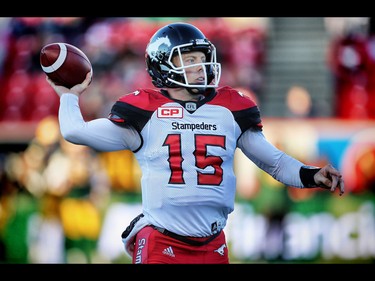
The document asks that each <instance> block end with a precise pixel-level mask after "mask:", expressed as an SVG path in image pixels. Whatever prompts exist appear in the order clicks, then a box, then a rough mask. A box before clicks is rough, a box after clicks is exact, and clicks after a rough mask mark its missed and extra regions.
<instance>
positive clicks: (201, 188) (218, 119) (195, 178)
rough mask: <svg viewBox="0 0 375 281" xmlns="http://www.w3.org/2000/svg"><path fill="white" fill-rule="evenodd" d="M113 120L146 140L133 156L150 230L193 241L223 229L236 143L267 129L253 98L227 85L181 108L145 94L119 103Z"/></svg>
mask: <svg viewBox="0 0 375 281" xmlns="http://www.w3.org/2000/svg"><path fill="white" fill-rule="evenodd" d="M109 119H110V120H112V121H113V122H115V123H116V124H120V125H121V124H126V125H129V124H131V125H132V126H133V127H134V128H135V129H136V130H137V131H138V133H139V134H140V136H141V138H142V144H141V146H140V147H139V148H138V149H137V150H136V151H134V153H135V156H136V158H137V160H138V162H139V164H140V167H141V169H142V180H141V181H142V182H141V185H142V202H143V213H144V215H145V217H146V218H147V220H148V221H149V222H150V223H151V224H153V225H155V226H159V227H162V228H165V229H167V230H169V231H172V232H175V233H177V234H180V235H185V236H193V237H202V236H209V235H212V234H214V233H216V232H217V231H220V230H221V229H223V228H224V226H225V225H226V221H227V218H228V214H230V213H231V212H232V211H233V208H234V201H235V193H236V179H235V175H234V170H233V158H234V154H235V149H236V147H237V140H238V138H239V137H240V135H241V133H243V132H244V131H246V130H247V129H248V128H250V127H253V128H257V129H259V130H261V128H262V125H261V120H260V115H259V110H258V108H257V106H256V104H255V103H254V102H253V101H252V100H251V99H250V98H248V97H246V96H243V95H242V94H241V93H239V92H238V91H236V90H234V89H232V88H230V87H223V88H219V89H217V90H216V91H214V90H212V91H211V92H210V94H208V95H207V96H206V98H204V99H203V100H201V101H198V102H191V101H188V102H183V101H175V100H172V99H170V98H168V97H167V96H166V95H163V94H162V93H161V92H160V91H156V90H151V89H143V90H138V91H135V92H133V93H130V94H127V95H125V96H123V97H121V98H120V99H119V100H118V101H117V102H116V103H115V104H114V106H113V107H112V110H111V114H110V116H109Z"/></svg>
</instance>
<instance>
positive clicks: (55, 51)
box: [40, 43, 92, 88]
mask: <svg viewBox="0 0 375 281" xmlns="http://www.w3.org/2000/svg"><path fill="white" fill-rule="evenodd" d="M40 66H41V67H42V70H43V71H44V73H46V74H47V75H48V77H49V78H50V79H51V80H52V81H54V82H55V83H56V84H58V85H62V86H65V87H67V88H71V87H73V86H74V85H77V84H80V83H82V82H83V80H85V77H86V74H87V73H88V72H89V71H92V65H91V62H90V60H89V59H88V57H87V56H86V54H85V53H84V52H83V51H82V50H80V49H79V48H77V47H75V46H73V45H70V44H67V43H51V44H48V45H45V46H44V47H43V48H42V49H41V51H40Z"/></svg>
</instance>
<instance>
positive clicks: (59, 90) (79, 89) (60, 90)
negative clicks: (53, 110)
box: [46, 72, 92, 97]
mask: <svg viewBox="0 0 375 281" xmlns="http://www.w3.org/2000/svg"><path fill="white" fill-rule="evenodd" d="M46 80H47V83H48V84H50V85H51V87H52V88H53V89H54V90H55V92H56V94H57V95H58V96H59V97H61V95H62V94H65V93H70V94H74V95H76V96H78V97H79V96H80V95H81V94H82V93H83V92H84V91H85V90H86V89H87V88H88V86H89V85H90V83H91V81H92V72H88V73H87V74H86V78H85V80H84V81H83V82H82V83H81V84H77V85H75V86H73V87H72V88H70V89H69V88H67V87H65V86H60V85H56V84H55V83H54V82H53V81H52V80H51V79H50V78H49V77H48V76H46Z"/></svg>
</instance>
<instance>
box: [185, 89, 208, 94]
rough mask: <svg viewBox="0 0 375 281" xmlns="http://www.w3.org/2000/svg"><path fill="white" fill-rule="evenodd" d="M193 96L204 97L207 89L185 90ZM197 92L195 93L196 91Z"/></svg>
mask: <svg viewBox="0 0 375 281" xmlns="http://www.w3.org/2000/svg"><path fill="white" fill-rule="evenodd" d="M185 89H186V90H187V91H188V92H189V93H190V94H192V95H204V93H205V92H206V90H207V88H188V87H186V88H185ZM194 90H195V91H194Z"/></svg>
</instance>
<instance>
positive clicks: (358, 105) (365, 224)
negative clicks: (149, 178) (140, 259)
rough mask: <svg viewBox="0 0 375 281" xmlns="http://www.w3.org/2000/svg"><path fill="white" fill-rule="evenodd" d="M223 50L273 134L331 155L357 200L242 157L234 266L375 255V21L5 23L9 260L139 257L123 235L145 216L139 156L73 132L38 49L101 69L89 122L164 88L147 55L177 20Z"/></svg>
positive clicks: (294, 147) (318, 159) (3, 217)
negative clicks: (302, 184) (303, 184)
mask: <svg viewBox="0 0 375 281" xmlns="http://www.w3.org/2000/svg"><path fill="white" fill-rule="evenodd" d="M180 20H181V21H187V22H191V23H194V24H195V25H196V26H198V27H199V28H200V29H201V30H202V31H203V32H204V33H205V34H206V36H207V37H208V38H210V40H211V41H212V42H213V43H214V44H215V45H216V47H217V49H218V52H219V53H218V55H219V59H220V62H221V63H222V64H223V69H224V71H223V77H222V81H221V84H222V85H224V84H229V85H231V86H234V87H237V88H238V89H240V90H241V91H243V92H244V93H245V94H248V95H251V96H252V97H253V98H254V99H255V100H256V101H257V103H258V104H259V107H260V110H261V113H262V116H263V123H264V132H265V134H266V136H267V137H268V138H269V140H270V141H271V142H273V143H274V144H275V145H276V146H278V147H280V148H282V149H283V150H284V151H286V152H287V153H289V154H291V155H293V156H295V157H297V158H299V159H301V160H302V161H304V162H306V163H308V164H311V165H323V164H324V163H326V162H332V163H333V164H334V165H335V166H336V167H337V168H339V169H340V170H341V171H342V172H343V174H344V178H345V181H346V183H345V184H346V194H345V195H344V196H342V197H339V196H338V193H335V194H331V193H330V192H327V191H321V190H296V189H294V188H290V187H286V186H283V185H281V184H280V183H278V182H276V181H275V180H273V179H272V178H270V177H269V176H268V175H267V174H265V173H264V172H262V171H260V170H259V169H257V168H256V167H254V165H253V164H252V163H250V162H249V161H248V160H246V159H245V157H244V156H243V154H241V152H237V155H236V162H235V170H236V173H237V175H238V186H237V188H238V193H237V198H236V209H235V211H234V212H233V213H232V214H231V215H230V218H229V222H228V226H227V228H226V233H227V237H228V243H229V249H230V258H231V262H232V263H373V262H374V260H375V209H374V207H375V194H374V192H375V36H374V26H373V19H372V18H366V17H363V18H344V17H342V18H324V17H319V18H318V17H317V18H314V17H310V18H298V17H292V18H287V17H280V18H277V17H275V18H254V17H247V18H242V17H236V18H230V17H223V18H219V17H217V18H215V17H209V18H140V17H136V18H130V17H125V18H118V17H111V18H92V17H89V18H84V17H46V18H40V17H39V18H36V17H3V18H0V45H1V48H0V263H4V264H5V263H17V264H19V263H22V264H31V263H33V264H35V263H37V264H39V263H85V264H86V263H129V262H130V260H129V259H128V258H127V256H126V255H125V252H124V250H123V245H122V242H121V238H120V236H121V233H122V231H123V230H124V229H125V228H126V226H127V225H128V223H129V222H130V220H131V219H132V218H133V217H135V216H136V215H137V214H138V213H139V212H140V210H141V206H140V186H139V179H140V170H139V167H138V165H137V163H136V161H135V158H133V156H132V154H131V153H130V152H128V151H121V152H115V153H98V152H95V151H93V150H91V149H89V148H87V147H82V146H76V145H72V144H69V143H67V142H66V141H64V140H63V139H61V136H60V133H59V127H58V123H57V119H56V118H57V111H58V106H59V101H58V98H57V95H56V94H55V93H54V92H53V91H52V89H51V88H50V87H49V85H48V84H47V83H46V81H45V75H44V73H42V71H41V68H40V65H39V51H40V49H41V48H42V46H44V45H46V44H48V43H52V42H66V43H70V44H73V45H76V46H77V47H79V48H81V49H82V50H83V51H84V52H85V53H86V54H87V56H88V57H89V58H90V60H91V62H92V64H93V67H94V80H93V83H92V85H91V86H90V88H89V90H88V91H87V92H86V93H85V94H84V95H83V96H82V100H81V106H82V109H83V111H84V116H85V118H86V119H87V120H90V119H92V118H96V117H105V116H106V115H107V114H108V112H109V109H110V107H111V105H112V103H113V102H114V101H115V100H116V99H117V98H118V97H119V96H120V95H122V94H125V93H128V92H131V91H133V90H134V89H136V88H138V87H151V86H152V85H151V83H150V79H149V77H148V74H147V73H146V71H145V64H144V50H145V47H146V44H147V42H148V40H149V38H150V36H151V35H152V34H153V33H154V32H155V31H156V30H157V29H158V28H159V27H161V26H162V25H164V24H166V23H167V22H170V21H180Z"/></svg>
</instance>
